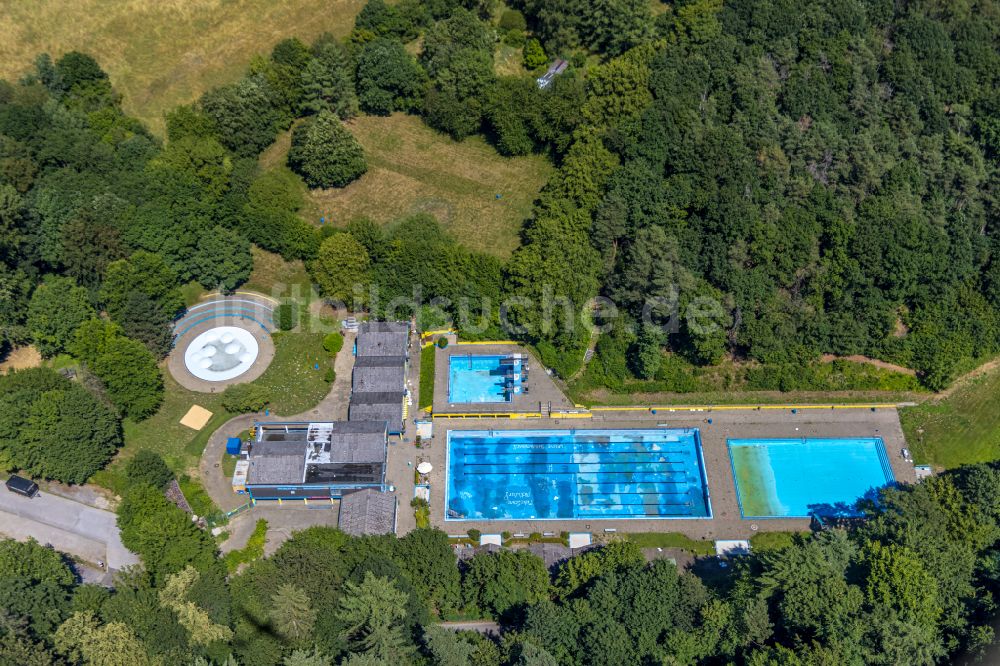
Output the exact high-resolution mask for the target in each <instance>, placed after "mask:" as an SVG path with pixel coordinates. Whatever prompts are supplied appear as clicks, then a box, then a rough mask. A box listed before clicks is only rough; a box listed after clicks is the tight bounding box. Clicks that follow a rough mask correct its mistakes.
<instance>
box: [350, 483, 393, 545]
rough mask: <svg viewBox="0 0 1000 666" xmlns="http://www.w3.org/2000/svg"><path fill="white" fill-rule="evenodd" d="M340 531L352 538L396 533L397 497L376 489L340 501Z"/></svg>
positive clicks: (351, 495) (360, 491)
mask: <svg viewBox="0 0 1000 666" xmlns="http://www.w3.org/2000/svg"><path fill="white" fill-rule="evenodd" d="M338 524H339V527H340V530H341V531H342V532H344V533H346V534H350V535H351V536H365V535H371V534H391V533H392V532H395V531H396V496H395V495H392V494H390V493H384V492H381V491H379V490H375V489H374V488H366V489H364V490H356V491H354V492H352V493H347V494H345V495H344V496H343V497H342V498H341V499H340V519H339V521H338Z"/></svg>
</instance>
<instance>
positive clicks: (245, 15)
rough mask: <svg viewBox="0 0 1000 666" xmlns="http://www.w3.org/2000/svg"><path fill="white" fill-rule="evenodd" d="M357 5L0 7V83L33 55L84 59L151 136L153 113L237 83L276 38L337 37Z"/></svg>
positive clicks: (53, 1) (100, 0) (339, 1)
mask: <svg viewBox="0 0 1000 666" xmlns="http://www.w3.org/2000/svg"><path fill="white" fill-rule="evenodd" d="M364 4H365V3H364V0H323V1H322V2H317V1H316V0H281V2H275V1H274V0H74V1H73V2H66V0H0V78H6V79H16V78H17V77H19V76H20V75H21V74H23V73H24V72H25V71H26V70H28V69H30V68H31V66H32V61H33V60H34V57H35V55H36V54H38V53H41V52H49V53H51V54H52V56H53V57H57V56H58V55H59V54H62V53H64V52H66V51H71V50H74V49H75V50H79V51H86V52H87V53H90V54H91V55H93V56H94V57H95V58H97V60H98V62H100V63H101V66H102V67H103V68H104V70H105V71H106V72H108V74H109V76H110V77H111V82H112V84H113V85H114V86H115V88H116V89H117V90H118V91H119V92H120V93H121V94H122V97H123V103H124V106H125V109H126V110H127V111H128V112H129V113H131V114H134V115H136V116H137V117H139V118H141V119H142V120H143V121H144V122H145V123H147V124H148V125H149V126H150V127H151V128H152V129H153V130H154V131H156V132H158V133H161V134H162V131H163V113H164V111H167V110H169V109H171V108H173V107H174V106H176V105H178V104H184V103H187V102H190V101H192V100H194V99H196V98H197V97H199V96H200V95H201V94H202V93H203V92H204V91H205V90H208V89H209V88H213V87H215V86H218V85H221V84H225V83H229V82H231V81H233V80H235V79H236V78H238V77H239V76H240V74H242V73H243V71H244V70H245V68H246V66H247V64H248V63H249V62H250V59H251V58H252V57H253V56H254V55H255V54H258V53H267V52H269V51H270V49H271V47H272V46H273V45H274V44H275V43H276V42H278V41H280V40H281V39H284V38H285V37H293V36H294V37H299V38H300V39H302V40H305V41H311V40H312V39H313V38H315V37H316V36H317V35H319V34H320V33H323V32H331V33H333V34H335V35H337V36H338V37H342V36H344V35H347V34H348V33H349V32H350V31H351V28H353V26H354V17H355V15H356V14H357V12H358V11H359V10H360V9H361V7H363V6H364Z"/></svg>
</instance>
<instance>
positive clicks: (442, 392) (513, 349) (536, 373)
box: [432, 343, 574, 418]
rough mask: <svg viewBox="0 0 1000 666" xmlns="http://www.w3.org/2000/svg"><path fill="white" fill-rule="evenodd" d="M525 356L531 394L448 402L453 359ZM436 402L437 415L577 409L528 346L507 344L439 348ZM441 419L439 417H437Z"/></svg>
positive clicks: (522, 412) (544, 412)
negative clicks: (480, 400)
mask: <svg viewBox="0 0 1000 666" xmlns="http://www.w3.org/2000/svg"><path fill="white" fill-rule="evenodd" d="M509 354H522V355H527V356H528V361H527V363H528V366H529V368H530V370H529V371H528V381H527V382H525V385H526V386H527V387H528V393H527V394H525V393H523V392H522V393H519V394H516V395H514V396H513V397H512V399H511V401H510V402H455V403H450V402H448V390H449V388H450V387H449V386H448V382H449V378H450V376H451V375H450V363H451V357H453V356H469V355H472V356H507V355H509ZM434 376H435V381H434V403H433V406H432V413H433V414H435V415H437V414H511V413H513V414H539V413H540V414H542V415H544V416H548V414H549V411H550V410H552V411H560V410H568V409H573V408H574V407H573V403H572V402H570V401H569V399H567V398H566V396H565V395H564V394H563V392H562V391H560V390H559V387H557V386H556V384H555V382H553V381H552V378H551V377H549V376H548V374H546V372H545V367H544V366H543V365H542V364H541V363H539V362H538V359H536V358H535V356H534V355H533V354H532V353H531V352H530V351H528V349H526V348H525V347H521V346H519V345H507V344H469V343H465V344H463V343H458V344H452V345H448V347H446V348H445V349H437V348H435V354H434ZM435 418H437V417H435Z"/></svg>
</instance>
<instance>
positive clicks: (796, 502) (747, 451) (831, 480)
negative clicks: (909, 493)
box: [727, 437, 895, 518]
mask: <svg viewBox="0 0 1000 666" xmlns="http://www.w3.org/2000/svg"><path fill="white" fill-rule="evenodd" d="M727 445H728V447H729V459H730V462H731V463H732V467H733V478H734V479H735V481H736V495H737V499H738V500H739V504H740V513H741V514H742V515H743V517H744V518H808V517H810V516H811V515H814V514H815V515H819V516H856V515H858V511H857V509H856V508H855V504H856V503H857V501H858V500H859V499H862V498H864V497H868V496H870V495H871V494H872V493H873V492H874V491H876V490H878V489H879V488H884V487H885V486H888V485H892V484H893V483H895V477H894V476H893V473H892V467H891V466H890V465H889V458H888V456H887V455H886V452H885V445H884V444H883V443H882V440H881V439H880V438H877V437H868V438H864V437H862V438H849V439H730V440H728V442H727Z"/></svg>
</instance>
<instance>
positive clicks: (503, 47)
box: [493, 44, 529, 76]
mask: <svg viewBox="0 0 1000 666" xmlns="http://www.w3.org/2000/svg"><path fill="white" fill-rule="evenodd" d="M493 69H494V71H495V72H496V73H497V75H498V76H526V75H528V74H529V72H528V70H526V69H525V68H524V54H523V52H522V50H521V49H520V48H518V47H514V46H510V45H509V44H500V47H499V48H498V49H497V52H496V53H495V54H494V56H493Z"/></svg>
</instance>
